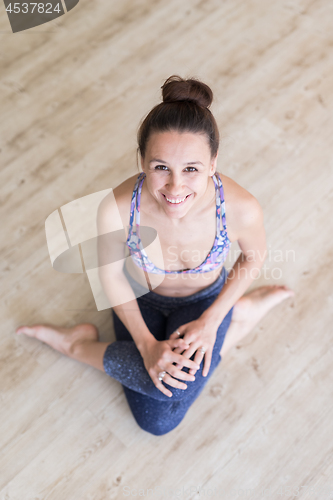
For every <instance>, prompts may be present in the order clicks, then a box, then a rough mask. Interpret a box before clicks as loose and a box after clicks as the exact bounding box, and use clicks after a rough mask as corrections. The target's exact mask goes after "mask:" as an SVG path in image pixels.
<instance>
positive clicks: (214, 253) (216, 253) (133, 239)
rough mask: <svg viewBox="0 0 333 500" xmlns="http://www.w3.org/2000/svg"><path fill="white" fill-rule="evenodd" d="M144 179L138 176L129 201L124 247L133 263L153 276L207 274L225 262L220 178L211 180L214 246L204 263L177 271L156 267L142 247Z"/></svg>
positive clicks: (227, 248)
mask: <svg viewBox="0 0 333 500" xmlns="http://www.w3.org/2000/svg"><path fill="white" fill-rule="evenodd" d="M145 177H146V174H145V173H144V172H141V174H139V176H138V179H137V181H136V183H135V186H134V189H133V194H132V201H131V214H130V223H129V233H128V238H127V241H126V245H127V246H128V248H129V251H130V254H131V257H132V259H133V261H134V263H135V264H136V265H137V266H138V267H140V268H141V269H143V271H144V272H145V273H146V272H147V273H153V274H180V273H207V272H209V271H213V270H214V269H217V268H218V267H220V266H221V265H222V264H223V262H224V261H225V259H226V257H227V254H228V252H229V248H230V244H231V242H230V240H229V238H228V234H227V226H226V221H225V202H224V193H223V186H222V181H221V178H220V176H219V175H218V174H217V173H216V174H214V175H213V180H214V184H215V195H216V236H215V241H214V244H213V246H212V248H211V250H210V252H209V254H208V255H207V257H206V259H205V260H204V262H202V263H201V264H200V265H199V266H197V267H194V268H193V269H189V268H188V269H181V270H179V271H167V270H166V271H165V270H164V269H160V268H159V267H156V266H155V264H154V263H153V262H151V261H150V260H149V258H148V256H147V254H146V252H145V250H144V248H143V246H142V243H141V239H140V235H139V227H140V200H141V189H142V184H143V181H144V179H145ZM134 212H135V218H136V227H137V231H136V232H134V231H133V220H134ZM221 212H222V225H221Z"/></svg>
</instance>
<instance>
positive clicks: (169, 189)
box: [141, 130, 217, 219]
mask: <svg viewBox="0 0 333 500" xmlns="http://www.w3.org/2000/svg"><path fill="white" fill-rule="evenodd" d="M216 163H217V155H216V157H215V158H211V152H210V148H209V144H208V138H207V136H206V135H205V134H197V133H192V132H183V133H180V132H177V131H174V130H172V131H168V132H156V133H153V134H152V135H151V136H150V138H149V140H148V143H147V147H146V154H145V158H144V159H143V158H141V165H142V170H143V171H144V172H145V174H146V182H147V189H148V191H149V193H150V194H151V195H152V196H153V197H154V198H155V200H156V201H157V202H158V203H159V205H160V206H161V207H162V208H163V210H164V211H165V213H166V214H167V215H168V216H169V217H171V218H175V219H180V218H181V217H184V215H185V214H186V213H187V212H188V211H189V210H190V208H191V207H192V206H193V205H194V204H195V205H197V203H200V202H202V201H203V199H204V196H205V194H206V192H207V188H208V185H209V184H208V183H209V178H210V177H211V176H212V175H213V174H214V173H215V170H216Z"/></svg>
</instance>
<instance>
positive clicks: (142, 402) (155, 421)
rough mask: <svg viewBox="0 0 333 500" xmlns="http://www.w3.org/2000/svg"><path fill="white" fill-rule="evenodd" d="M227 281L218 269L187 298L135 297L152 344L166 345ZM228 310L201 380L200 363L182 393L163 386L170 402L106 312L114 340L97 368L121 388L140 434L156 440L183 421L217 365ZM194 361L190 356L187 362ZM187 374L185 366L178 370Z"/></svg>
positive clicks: (123, 330) (151, 294)
mask: <svg viewBox="0 0 333 500" xmlns="http://www.w3.org/2000/svg"><path fill="white" fill-rule="evenodd" d="M124 272H125V274H126V276H127V279H128V280H129V282H130V284H131V286H132V288H133V290H134V292H137V293H140V288H141V291H142V289H143V288H142V287H141V285H139V284H138V283H137V282H135V281H133V279H132V278H131V277H130V276H129V274H128V273H127V272H126V271H124ZM227 276H228V273H227V271H226V269H225V268H224V267H223V268H222V270H221V273H220V275H219V277H218V278H217V279H216V281H214V283H212V284H211V285H209V286H208V287H207V288H204V289H203V290H201V291H199V292H197V293H194V294H192V295H189V296H187V297H166V296H163V295H158V294H157V293H155V292H148V293H146V294H145V295H142V296H141V297H138V298H137V302H138V305H139V308H140V312H141V314H142V316H143V319H144V321H145V323H146V325H147V327H148V329H149V331H150V332H151V333H152V335H154V336H155V338H156V339H157V340H159V341H160V340H167V339H168V338H169V337H170V335H171V334H172V333H173V332H174V331H175V330H176V329H177V328H178V327H180V326H181V325H184V324H185V323H189V322H190V321H194V320H196V319H198V318H199V317H200V316H201V314H202V313H203V312H204V311H205V310H206V309H207V308H208V307H209V306H210V305H211V304H212V303H213V302H214V300H215V299H216V297H217V296H218V294H219V292H220V291H221V289H222V287H223V285H224V283H225V280H226V278H227ZM232 311H233V308H231V309H230V311H229V312H228V314H227V315H226V316H225V318H224V319H223V321H222V323H221V324H220V326H219V328H218V330H217V335H216V341H215V344H214V348H213V353H212V361H211V366H210V369H209V373H208V375H207V377H203V376H202V368H203V361H204V360H203V361H202V363H201V366H200V369H199V370H198V371H197V372H196V374H195V381H193V382H190V381H186V385H187V389H176V388H174V387H171V386H170V385H168V384H167V383H165V382H163V383H164V385H165V386H166V387H167V388H168V389H169V390H170V391H171V392H172V397H168V396H166V395H165V394H163V393H162V392H161V391H160V390H159V389H157V387H156V386H155V385H154V383H153V381H152V380H151V378H150V376H149V374H148V372H147V370H146V368H145V366H144V363H143V359H142V356H141V354H140V352H139V350H138V349H137V347H136V345H135V342H134V341H133V338H132V336H131V334H130V333H129V331H128V330H127V328H126V327H125V326H124V324H123V323H122V322H121V321H120V319H119V318H118V316H117V315H116V314H115V313H114V311H112V314H113V321H114V329H115V334H116V339H117V340H116V341H115V342H113V343H112V344H109V345H108V346H107V348H106V351H105V354H104V357H103V365H104V370H105V373H107V374H108V375H110V377H112V378H114V379H115V380H117V381H118V382H120V383H121V384H122V386H123V388H124V392H125V395H126V398H127V401H128V404H129V407H130V409H131V411H132V413H133V416H134V418H135V420H136V422H137V424H138V425H139V426H140V427H141V428H142V429H143V430H145V431H147V432H149V433H151V434H154V435H156V436H160V435H162V434H166V433H168V432H170V431H171V430H173V429H174V428H175V427H177V426H178V425H179V423H180V422H181V421H182V420H183V418H184V416H185V414H186V412H187V410H188V409H189V407H190V406H191V404H192V403H193V402H194V401H195V400H196V398H197V397H198V396H199V394H200V393H201V391H202V390H203V388H204V386H205V385H206V383H207V382H208V379H209V378H210V376H211V375H212V373H213V371H214V370H215V368H216V367H217V365H218V364H219V363H220V361H221V355H220V351H221V348H222V344H223V342H224V339H225V336H226V333H227V330H228V327H229V325H230V322H231V317H232ZM191 359H192V360H193V359H194V355H193V356H192V357H191ZM182 370H183V371H186V372H187V373H188V371H189V369H188V368H187V367H183V368H182Z"/></svg>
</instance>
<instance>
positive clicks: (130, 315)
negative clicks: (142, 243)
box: [97, 192, 199, 396]
mask: <svg viewBox="0 0 333 500" xmlns="http://www.w3.org/2000/svg"><path fill="white" fill-rule="evenodd" d="M118 205H119V210H118ZM120 212H121V200H119V199H117V201H116V198H115V197H114V194H113V192H111V193H110V194H109V195H107V197H106V198H105V199H104V200H103V201H102V203H101V204H100V206H99V209H98V214H97V228H98V261H99V268H98V273H99V278H100V281H101V284H102V288H103V290H104V292H105V294H106V296H107V297H108V300H109V302H110V305H111V307H112V308H113V310H114V311H115V313H116V314H117V316H118V317H119V319H120V320H121V321H122V323H123V324H124V325H125V327H126V328H127V330H128V331H129V332H130V334H131V336H132V338H133V340H134V342H135V344H136V346H137V348H138V350H139V352H140V354H141V356H142V358H143V361H144V364H145V367H146V369H147V371H148V373H149V375H150V377H151V379H152V380H153V382H154V384H155V386H156V387H157V388H158V389H159V390H160V391H161V392H163V393H164V394H166V395H167V396H172V393H171V392H170V391H169V390H168V389H167V388H166V387H165V386H164V385H163V384H162V382H161V381H160V380H159V378H158V374H159V372H161V371H164V370H165V371H166V372H167V374H166V375H165V377H164V378H163V381H164V382H166V383H167V384H169V385H171V386H172V387H176V388H179V389H185V388H186V385H185V384H183V383H181V382H179V381H178V380H175V378H173V377H177V378H179V379H181V380H189V381H193V380H194V376H193V375H189V374H188V373H186V372H184V371H181V370H180V369H179V368H176V367H175V366H174V364H173V363H181V364H182V366H187V367H188V368H192V369H195V370H197V369H198V368H199V366H198V365H197V364H196V363H195V362H194V361H191V360H190V359H186V358H184V357H183V356H182V355H181V354H178V353H176V352H174V351H173V349H175V348H177V347H182V349H186V348H188V344H187V343H186V342H185V341H184V340H183V339H171V340H170V339H169V340H167V341H162V342H159V341H157V340H156V339H155V337H154V336H153V335H152V334H151V332H150V331H149V329H148V327H147V325H146V323H145V321H144V319H143V317H142V314H141V312H140V309H139V306H138V303H137V300H136V297H135V294H134V292H133V289H132V287H131V286H130V284H129V282H128V280H127V278H126V276H125V274H124V273H123V266H124V262H125V243H126V233H125V230H124V229H116V230H115V227H119V223H118V225H117V224H115V220H118V221H120V224H122V222H121V217H120Z"/></svg>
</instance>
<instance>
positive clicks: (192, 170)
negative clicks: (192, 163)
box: [185, 167, 198, 172]
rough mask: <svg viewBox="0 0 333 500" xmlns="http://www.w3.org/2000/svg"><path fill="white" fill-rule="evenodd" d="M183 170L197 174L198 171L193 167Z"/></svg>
mask: <svg viewBox="0 0 333 500" xmlns="http://www.w3.org/2000/svg"><path fill="white" fill-rule="evenodd" d="M189 169H191V170H189ZM185 170H187V171H188V172H197V171H198V169H197V168H195V167H186V168H185Z"/></svg>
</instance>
